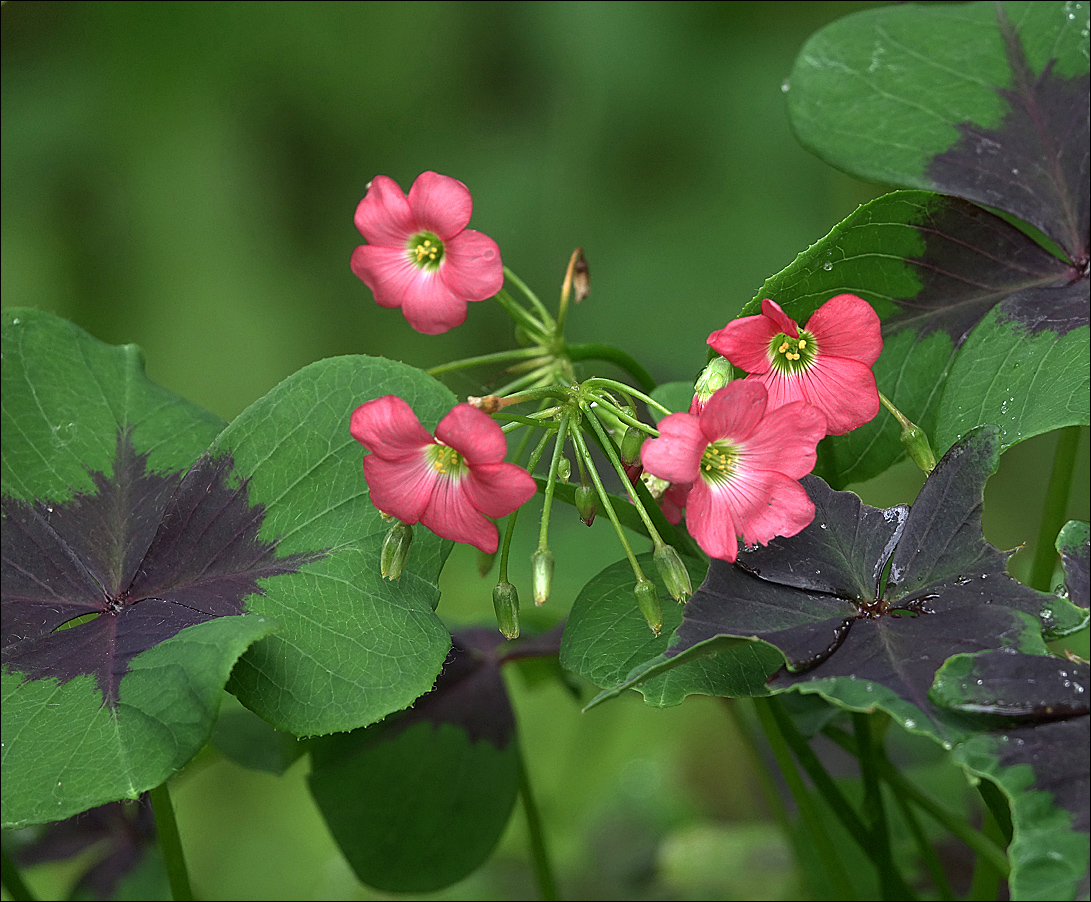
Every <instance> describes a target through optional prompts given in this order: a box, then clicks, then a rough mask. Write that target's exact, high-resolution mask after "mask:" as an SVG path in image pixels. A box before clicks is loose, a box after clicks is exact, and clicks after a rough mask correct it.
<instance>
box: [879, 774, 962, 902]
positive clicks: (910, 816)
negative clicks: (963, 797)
mask: <svg viewBox="0 0 1091 902" xmlns="http://www.w3.org/2000/svg"><path fill="white" fill-rule="evenodd" d="M894 801H895V802H896V803H897V805H898V810H899V811H901V813H902V818H903V819H904V820H905V822H906V824H907V825H908V826H909V832H910V833H912V834H913V842H914V843H916V845H917V852H919V853H920V856H921V860H922V861H923V862H924V866H925V867H926V868H927V869H928V874H929V876H930V877H931V878H932V883H933V884H934V885H935V887H936V893H937V894H938V895H939V897H940V899H942V900H943V902H953V900H954V898H955V894H954V892H952V890H951V884H950V883H948V881H947V873H946V872H945V871H944V870H943V863H942V862H941V861H940V860H939V856H938V855H936V850H935V849H933V848H932V844H931V843H930V842H929V841H928V837H927V836H925V834H924V828H923V827H921V822H920V820H919V819H918V818H917V815H916V814H915V813H914V812H913V809H912V808H910V807H909V802H908V801H906V799H905V797H904V796H901V795H899V794H898V793H894Z"/></svg>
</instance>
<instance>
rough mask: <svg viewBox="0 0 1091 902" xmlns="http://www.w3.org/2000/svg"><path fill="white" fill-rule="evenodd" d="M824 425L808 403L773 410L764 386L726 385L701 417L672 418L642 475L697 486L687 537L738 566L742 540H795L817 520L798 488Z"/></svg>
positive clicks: (650, 444) (648, 453)
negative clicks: (789, 537)
mask: <svg viewBox="0 0 1091 902" xmlns="http://www.w3.org/2000/svg"><path fill="white" fill-rule="evenodd" d="M825 434H826V418H825V417H824V416H823V415H822V413H821V412H820V411H819V410H817V409H816V408H815V407H812V406H811V405H810V404H807V403H806V402H804V401H793V402H791V403H789V404H785V405H784V406H783V407H780V408H777V409H776V410H773V409H772V407H771V406H770V405H769V396H768V392H767V391H766V390H765V386H764V385H762V384H761V383H760V382H755V381H753V380H750V379H744V380H741V381H737V382H729V383H728V384H727V385H726V386H724V387H723V388H721V389H720V390H719V391H717V392H716V393H715V394H714V395H713V396H712V397H711V398H709V400H708V402H707V403H706V404H705V406H704V408H703V409H702V410H701V413H700V414H698V415H694V414H691V413H672V414H670V415H669V416H665V417H663V419H661V420H660V421H659V437H658V438H654V439H649V440H648V441H646V442H645V443H644V447H643V449H642V457H643V460H644V468H645V469H646V470H647V471H648V472H649V473H653V474H654V475H656V476H658V477H659V478H660V479H666V480H669V481H670V482H672V483H680V484H684V483H692V484H693V485H692V488H690V490H689V496H688V497H687V498H686V524H687V527H688V528H689V531H690V534H691V535H692V536H693V537H694V538H695V539H696V540H697V544H698V545H700V546H701V547H702V548H703V549H704V550H705V551H706V552H707V553H708V554H709V555H710V556H712V557H715V558H720V559H721V560H725V561H734V560H735V557H736V556H737V554H738V550H739V549H738V540H739V539H742V540H743V541H744V542H745V543H747V544H749V545H752V544H756V543H762V544H764V543H766V542H768V541H769V540H770V539H772V538H773V537H774V536H794V535H795V534H796V533H797V532H799V531H800V530H801V529H803V528H804V527H805V526H807V524H808V523H810V522H811V521H812V520H813V519H814V513H815V511H814V504H813V503H812V502H811V499H810V498H808V497H807V493H806V491H804V489H803V487H802V486H801V485H800V484H799V482H798V481H797V480H798V479H799V478H800V477H801V476H804V475H806V474H807V473H809V472H810V471H811V469H812V468H813V467H814V463H815V446H816V445H817V444H818V442H819V440H820V439H821V438H822V437H823V436H824V435H825Z"/></svg>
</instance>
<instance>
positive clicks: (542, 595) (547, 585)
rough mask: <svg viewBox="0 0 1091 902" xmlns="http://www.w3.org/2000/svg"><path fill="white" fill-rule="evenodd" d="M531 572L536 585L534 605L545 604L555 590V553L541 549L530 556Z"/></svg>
mask: <svg viewBox="0 0 1091 902" xmlns="http://www.w3.org/2000/svg"><path fill="white" fill-rule="evenodd" d="M530 571H531V575H532V578H533V579H532V582H533V585H534V603H535V604H537V605H540V604H545V600H546V599H547V598H549V593H550V590H551V589H552V588H553V553H552V552H551V551H550V550H549V549H548V548H539V549H538V550H537V551H535V552H534V554H532V555H531V556H530Z"/></svg>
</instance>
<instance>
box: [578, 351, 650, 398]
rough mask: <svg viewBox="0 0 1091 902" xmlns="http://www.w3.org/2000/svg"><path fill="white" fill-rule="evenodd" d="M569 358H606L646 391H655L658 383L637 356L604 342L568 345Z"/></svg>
mask: <svg viewBox="0 0 1091 902" xmlns="http://www.w3.org/2000/svg"><path fill="white" fill-rule="evenodd" d="M565 353H566V354H567V355H568V359H569V360H571V361H573V362H575V361H579V360H604V361H606V362H608V363H612V364H613V365H614V366H616V367H617V368H618V369H622V370H624V371H625V372H626V373H628V374H629V375H630V376H632V377H633V379H635V380H636V383H637V385H639V386H640V387H641V388H642V389H643V390H644V391H646V392H647V391H653V390H654V389H655V387H656V385H657V384H658V383H657V382H656V381H655V380H654V379H653V378H652V375H651V373H649V372H648V371H647V370H646V369H644V367H643V366H641V364H640V363H639V361H637V359H636V358H635V357H632V356H631V355H629V354H626V353H625V352H624V351H622V350H619V349H618V348H613V347H611V346H610V345H604V344H582V345H568V346H567V347H566V348H565Z"/></svg>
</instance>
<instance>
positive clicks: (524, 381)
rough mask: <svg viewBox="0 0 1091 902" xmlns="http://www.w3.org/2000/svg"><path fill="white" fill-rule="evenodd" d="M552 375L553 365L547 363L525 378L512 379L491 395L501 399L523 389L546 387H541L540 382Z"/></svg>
mask: <svg viewBox="0 0 1091 902" xmlns="http://www.w3.org/2000/svg"><path fill="white" fill-rule="evenodd" d="M552 373H553V364H552V363H547V364H546V365H545V366H540V367H538V369H536V370H534V371H533V372H531V373H527V374H526V375H525V376H520V377H519V378H518V379H512V380H511V382H509V383H508V384H507V385H502V386H501V387H500V388H498V389H496V391H494V392H493V394H494V395H496V396H497V397H498V398H502V397H504V396H505V395H511V394H515V393H516V392H518V391H522V390H524V389H528V388H539V387H546V386H542V384H541V383H542V380H543V379H546V378H548V377H550V376H551V375H552Z"/></svg>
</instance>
